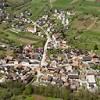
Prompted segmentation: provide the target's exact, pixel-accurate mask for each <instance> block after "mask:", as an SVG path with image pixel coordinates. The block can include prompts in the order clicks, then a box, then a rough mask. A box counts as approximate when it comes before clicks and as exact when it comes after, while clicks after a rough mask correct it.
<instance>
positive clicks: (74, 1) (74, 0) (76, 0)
mask: <svg viewBox="0 0 100 100" xmlns="http://www.w3.org/2000/svg"><path fill="white" fill-rule="evenodd" d="M78 1H79V0H73V1H72V2H71V3H70V4H74V3H76V2H78Z"/></svg>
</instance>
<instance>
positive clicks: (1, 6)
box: [0, 0, 7, 22]
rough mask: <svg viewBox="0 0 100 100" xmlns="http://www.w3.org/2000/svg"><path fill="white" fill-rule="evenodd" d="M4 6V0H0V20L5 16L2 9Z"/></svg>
mask: <svg viewBox="0 0 100 100" xmlns="http://www.w3.org/2000/svg"><path fill="white" fill-rule="evenodd" d="M6 6H7V5H6V2H5V1H4V0H0V22H1V21H3V20H4V19H5V17H6V12H5V10H4V8H5V7H6Z"/></svg>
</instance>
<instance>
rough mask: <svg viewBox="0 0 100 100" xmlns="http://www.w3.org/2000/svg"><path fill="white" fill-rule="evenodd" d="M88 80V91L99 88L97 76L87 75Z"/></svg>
mask: <svg viewBox="0 0 100 100" xmlns="http://www.w3.org/2000/svg"><path fill="white" fill-rule="evenodd" d="M86 80H87V88H88V89H90V90H91V89H96V88H97V85H96V80H95V75H93V74H89V75H86Z"/></svg>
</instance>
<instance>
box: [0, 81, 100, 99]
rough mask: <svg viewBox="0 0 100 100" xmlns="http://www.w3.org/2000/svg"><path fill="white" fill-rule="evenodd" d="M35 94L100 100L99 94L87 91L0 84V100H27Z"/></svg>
mask: <svg viewBox="0 0 100 100" xmlns="http://www.w3.org/2000/svg"><path fill="white" fill-rule="evenodd" d="M33 94H37V95H42V96H47V97H53V98H62V99H63V100H100V96H99V95H98V94H97V93H90V92H88V91H87V90H84V89H82V90H80V91H78V92H71V91H70V90H69V89H68V88H64V87H57V86H52V85H48V86H47V87H45V86H32V85H27V86H26V85H25V84H22V83H20V82H16V81H11V82H7V83H4V84H0V100H18V97H20V100H25V98H26V97H28V96H32V95H33Z"/></svg>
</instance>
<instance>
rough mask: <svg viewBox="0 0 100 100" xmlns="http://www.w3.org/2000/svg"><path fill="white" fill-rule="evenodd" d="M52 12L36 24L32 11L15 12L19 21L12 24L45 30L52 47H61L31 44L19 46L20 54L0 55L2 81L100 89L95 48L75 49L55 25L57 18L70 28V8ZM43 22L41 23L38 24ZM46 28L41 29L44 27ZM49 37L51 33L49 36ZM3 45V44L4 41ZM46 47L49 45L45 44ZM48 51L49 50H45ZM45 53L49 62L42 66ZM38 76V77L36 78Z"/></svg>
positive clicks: (33, 30)
mask: <svg viewBox="0 0 100 100" xmlns="http://www.w3.org/2000/svg"><path fill="white" fill-rule="evenodd" d="M50 14H51V15H49V14H48V15H43V16H42V17H41V18H39V19H38V20H37V21H36V26H35V25H32V20H31V19H30V18H28V16H31V13H30V12H28V11H25V12H24V13H20V15H18V16H17V15H15V16H14V22H15V24H13V25H12V27H13V28H16V29H18V30H21V31H23V30H24V31H27V32H32V33H34V34H36V35H38V36H45V34H44V30H45V31H46V32H47V33H48V34H47V36H50V41H49V43H48V40H47V42H46V43H48V44H47V49H48V50H53V49H55V50H57V49H58V51H57V52H55V53H51V54H48V52H45V53H44V50H45V48H44V49H43V48H35V49H34V48H33V46H32V45H30V44H28V45H26V46H24V47H22V48H17V49H16V50H15V52H16V54H17V56H16V57H12V56H7V57H4V58H1V59H0V73H1V74H2V77H1V76H0V83H2V82H5V81H7V80H20V81H22V82H23V83H26V84H27V83H30V82H32V84H35V85H38V84H40V85H48V84H52V85H57V86H65V87H70V89H72V90H77V89H79V88H80V87H85V88H87V89H89V90H90V91H95V90H97V89H98V86H97V83H96V79H97V78H100V70H94V69H92V68H93V67H95V66H100V57H99V56H98V55H96V54H95V53H93V52H88V51H84V50H79V49H72V48H71V47H70V46H67V43H66V41H64V40H63V38H62V37H61V34H60V33H62V32H59V30H56V29H55V26H57V25H56V24H57V23H56V22H55V20H56V21H61V24H62V25H63V26H64V28H66V29H68V25H69V20H68V16H70V15H71V13H70V12H67V13H65V12H64V11H62V10H60V11H59V10H54V11H52V13H50ZM37 26H39V27H37ZM41 27H42V28H43V29H44V30H41V29H42V28H41ZM39 28H40V29H39ZM47 38H48V37H47ZM2 46H3V45H2ZM44 47H45V46H44ZM45 51H47V50H45ZM43 54H44V55H45V56H46V59H45V62H46V64H45V65H43V66H41V61H42V57H43ZM34 77H35V80H33V79H34Z"/></svg>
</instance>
